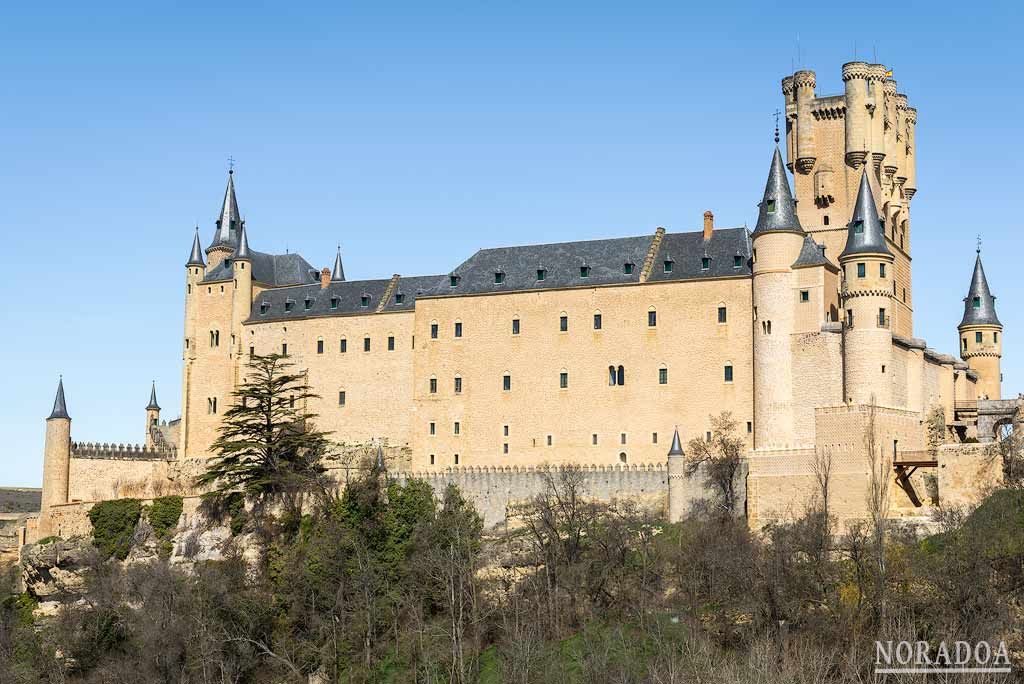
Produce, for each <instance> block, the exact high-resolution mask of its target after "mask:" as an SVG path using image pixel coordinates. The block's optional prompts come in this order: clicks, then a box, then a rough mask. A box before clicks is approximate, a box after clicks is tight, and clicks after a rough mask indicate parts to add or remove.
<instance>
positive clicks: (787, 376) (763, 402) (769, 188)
mask: <svg viewBox="0 0 1024 684" xmlns="http://www.w3.org/2000/svg"><path fill="white" fill-rule="evenodd" d="M758 207H759V208H758V216H757V227H756V228H755V229H754V233H753V236H752V239H753V250H754V265H753V285H752V287H753V304H754V447H755V448H757V449H761V448H766V447H773V446H786V445H789V444H791V443H792V441H793V439H794V437H793V435H794V432H793V374H792V342H791V334H792V332H793V330H794V325H795V311H794V302H793V292H794V286H795V282H794V275H793V270H792V268H791V266H792V264H793V262H795V261H796V260H797V257H798V256H799V255H800V249H801V248H802V247H803V242H804V231H803V228H802V227H801V226H800V220H799V219H798V218H797V215H796V202H795V201H794V200H793V195H792V193H791V192H790V187H789V179H788V178H787V177H786V168H785V166H784V165H783V163H782V155H781V154H780V152H779V149H778V147H776V148H775V155H774V156H773V157H772V165H771V169H770V171H769V173H768V182H767V184H766V185H765V189H764V198H763V199H762V200H761V203H760V204H759V205H758Z"/></svg>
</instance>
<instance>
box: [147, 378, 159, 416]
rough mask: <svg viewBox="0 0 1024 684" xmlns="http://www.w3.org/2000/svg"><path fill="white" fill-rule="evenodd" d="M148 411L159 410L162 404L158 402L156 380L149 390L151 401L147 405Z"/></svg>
mask: <svg viewBox="0 0 1024 684" xmlns="http://www.w3.org/2000/svg"><path fill="white" fill-rule="evenodd" d="M146 410H147V411H159V410H160V404H158V403H156V380H154V381H153V388H152V389H151V390H150V391H149V403H148V404H147V405H146Z"/></svg>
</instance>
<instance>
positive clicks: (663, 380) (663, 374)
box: [658, 364, 668, 385]
mask: <svg viewBox="0 0 1024 684" xmlns="http://www.w3.org/2000/svg"><path fill="white" fill-rule="evenodd" d="M658 384H659V385H667V384H668V366H666V365H665V364H661V366H659V367H658Z"/></svg>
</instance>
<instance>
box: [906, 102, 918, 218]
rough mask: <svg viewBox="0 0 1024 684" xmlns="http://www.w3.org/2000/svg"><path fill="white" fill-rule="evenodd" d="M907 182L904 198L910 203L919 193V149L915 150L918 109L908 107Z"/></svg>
mask: <svg viewBox="0 0 1024 684" xmlns="http://www.w3.org/2000/svg"><path fill="white" fill-rule="evenodd" d="M906 116H907V132H906V136H907V140H906V142H907V145H906V148H907V153H906V156H907V180H906V182H905V183H904V184H903V196H904V197H906V198H907V201H908V202H909V201H910V200H911V199H912V198H913V197H914V193H915V192H917V159H916V157H917V154H916V152H917V149H916V148H915V146H914V145H915V133H916V129H917V109H915V108H914V107H907V114H906Z"/></svg>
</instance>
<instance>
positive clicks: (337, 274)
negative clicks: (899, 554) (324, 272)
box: [331, 245, 345, 282]
mask: <svg viewBox="0 0 1024 684" xmlns="http://www.w3.org/2000/svg"><path fill="white" fill-rule="evenodd" d="M331 280H333V281H335V282H341V281H342V280H345V269H344V268H342V266H341V245H338V254H337V255H336V256H335V257H334V271H332V272H331Z"/></svg>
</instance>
